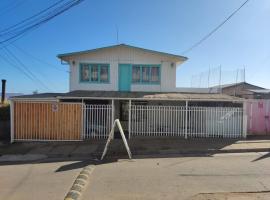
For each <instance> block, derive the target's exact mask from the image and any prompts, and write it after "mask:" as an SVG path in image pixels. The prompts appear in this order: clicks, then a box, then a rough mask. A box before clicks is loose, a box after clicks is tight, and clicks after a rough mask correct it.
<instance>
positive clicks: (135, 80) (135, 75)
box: [132, 65, 140, 83]
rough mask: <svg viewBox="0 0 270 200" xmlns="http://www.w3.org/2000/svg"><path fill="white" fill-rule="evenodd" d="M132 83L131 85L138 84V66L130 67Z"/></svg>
mask: <svg viewBox="0 0 270 200" xmlns="http://www.w3.org/2000/svg"><path fill="white" fill-rule="evenodd" d="M132 82H133V83H138V82H140V66H139V65H133V66H132Z"/></svg>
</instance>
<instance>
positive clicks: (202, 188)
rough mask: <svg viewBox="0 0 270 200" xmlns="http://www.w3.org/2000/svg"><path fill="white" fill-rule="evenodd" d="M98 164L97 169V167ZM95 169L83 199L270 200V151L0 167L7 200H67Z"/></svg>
mask: <svg viewBox="0 0 270 200" xmlns="http://www.w3.org/2000/svg"><path fill="white" fill-rule="evenodd" d="M94 163H96V165H95V166H94V165H93V164H94ZM89 165H91V166H93V167H94V168H95V170H94V171H93V173H92V174H91V175H90V177H89V179H88V183H87V185H86V187H85V188H84V191H83V192H82V196H81V199H83V200H88V199H91V200H92V199H94V200H106V199H112V200H124V199H130V200H135V199H145V200H152V199H169V200H173V199H187V200H214V199H215V200H225V199H228V200H231V199H237V200H239V199H241V200H242V199H244V200H253V199H260V200H261V199H263V200H266V199H269V198H270V193H269V190H270V171H269V169H270V156H269V153H234V154H228V153H227V154H215V155H212V156H189V157H180V156H178V157H177V156H175V157H165V158H153V157H152V158H151V156H149V157H147V158H145V157H144V158H143V157H139V156H137V157H136V158H134V159H133V160H127V159H119V160H117V159H114V160H110V159H108V160H105V161H104V162H97V161H93V160H92V161H91V160H89V161H86V160H77V161H63V162H60V161H59V160H58V161H57V160H55V161H54V160H47V159H45V160H42V162H39V161H37V162H32V163H27V162H26V163H22V162H21V163H14V162H9V163H0V194H1V199H5V200H26V199H27V200H28V199H39V200H45V199H50V200H58V199H64V197H65V196H66V194H67V193H68V191H69V190H70V188H71V186H72V184H73V182H74V180H75V179H76V177H77V176H78V174H79V173H80V171H81V170H82V168H83V167H85V166H89Z"/></svg>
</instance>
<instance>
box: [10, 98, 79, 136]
mask: <svg viewBox="0 0 270 200" xmlns="http://www.w3.org/2000/svg"><path fill="white" fill-rule="evenodd" d="M81 133H82V104H80V103H57V102H14V103H13V137H14V141H20V140H41V141H45V140H61V141H63V140H81Z"/></svg>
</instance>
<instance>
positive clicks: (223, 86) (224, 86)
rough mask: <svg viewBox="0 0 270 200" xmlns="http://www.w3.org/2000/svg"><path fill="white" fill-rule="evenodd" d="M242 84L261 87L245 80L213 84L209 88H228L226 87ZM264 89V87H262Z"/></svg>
mask: <svg viewBox="0 0 270 200" xmlns="http://www.w3.org/2000/svg"><path fill="white" fill-rule="evenodd" d="M242 84H246V85H249V86H254V87H258V88H262V87H260V86H257V85H253V84H250V83H247V82H239V83H231V84H224V85H216V86H213V87H211V88H222V89H223V88H228V87H234V86H238V85H242ZM262 89H264V88H262Z"/></svg>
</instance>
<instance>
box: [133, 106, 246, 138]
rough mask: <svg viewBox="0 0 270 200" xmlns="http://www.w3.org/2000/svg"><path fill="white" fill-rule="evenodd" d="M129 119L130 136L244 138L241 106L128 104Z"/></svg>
mask: <svg viewBox="0 0 270 200" xmlns="http://www.w3.org/2000/svg"><path fill="white" fill-rule="evenodd" d="M130 118H131V119H130V120H131V121H130V136H131V137H136V136H183V137H224V138H225V137H226V138H239V137H244V135H243V109H242V108H235V107H185V106H149V105H132V106H131V117H130Z"/></svg>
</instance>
